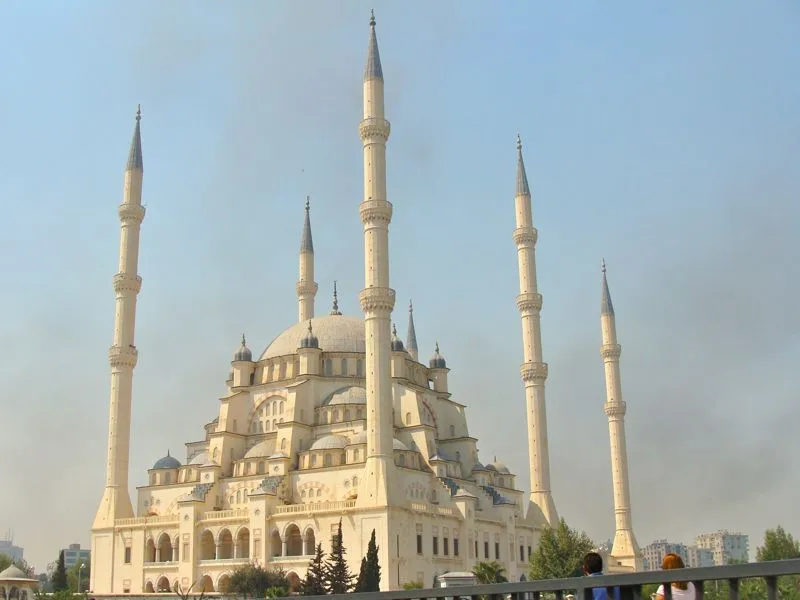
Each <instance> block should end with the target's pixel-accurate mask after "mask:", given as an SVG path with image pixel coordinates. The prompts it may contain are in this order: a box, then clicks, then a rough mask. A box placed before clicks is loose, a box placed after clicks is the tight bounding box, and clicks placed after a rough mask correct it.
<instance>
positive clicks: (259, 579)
mask: <svg viewBox="0 0 800 600" xmlns="http://www.w3.org/2000/svg"><path fill="white" fill-rule="evenodd" d="M273 588H281V589H283V590H284V591H286V590H288V589H289V580H288V579H287V578H286V573H285V572H284V570H283V569H276V570H269V569H265V568H264V567H262V566H260V565H252V564H251V565H246V566H244V567H239V568H238V569H236V570H235V571H234V572H233V573H231V579H230V583H229V584H228V592H230V593H232V594H239V595H242V596H244V597H245V598H248V597H253V598H266V597H267V592H268V591H270V590H271V589H272V592H271V593H275V590H274V589H273Z"/></svg>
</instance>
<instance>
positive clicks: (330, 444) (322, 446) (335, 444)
mask: <svg viewBox="0 0 800 600" xmlns="http://www.w3.org/2000/svg"><path fill="white" fill-rule="evenodd" d="M345 446H347V438H346V437H344V436H341V435H326V436H325V437H321V438H319V439H318V440H317V441H316V442H314V443H313V444H311V448H310V449H311V450H342V449H344V448H345Z"/></svg>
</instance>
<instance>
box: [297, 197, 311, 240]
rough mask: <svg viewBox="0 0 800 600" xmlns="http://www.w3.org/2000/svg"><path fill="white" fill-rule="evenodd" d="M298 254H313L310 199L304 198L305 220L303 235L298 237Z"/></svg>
mask: <svg viewBox="0 0 800 600" xmlns="http://www.w3.org/2000/svg"><path fill="white" fill-rule="evenodd" d="M300 252H311V253H312V254H313V253H314V240H313V239H312V237H311V198H310V197H309V196H306V218H305V222H304V223H303V234H302V235H301V236H300Z"/></svg>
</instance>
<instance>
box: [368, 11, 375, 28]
mask: <svg viewBox="0 0 800 600" xmlns="http://www.w3.org/2000/svg"><path fill="white" fill-rule="evenodd" d="M369 26H370V27H375V9H374V8H370V9H369Z"/></svg>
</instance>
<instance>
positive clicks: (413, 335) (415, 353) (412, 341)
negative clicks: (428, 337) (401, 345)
mask: <svg viewBox="0 0 800 600" xmlns="http://www.w3.org/2000/svg"><path fill="white" fill-rule="evenodd" d="M406 350H407V351H408V353H409V354H410V355H411V358H413V359H414V360H419V348H417V331H416V329H414V305H413V304H412V303H411V300H409V301H408V335H407V336H406Z"/></svg>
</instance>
